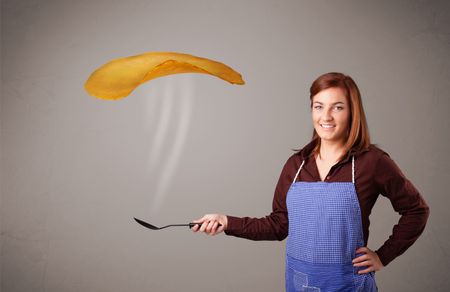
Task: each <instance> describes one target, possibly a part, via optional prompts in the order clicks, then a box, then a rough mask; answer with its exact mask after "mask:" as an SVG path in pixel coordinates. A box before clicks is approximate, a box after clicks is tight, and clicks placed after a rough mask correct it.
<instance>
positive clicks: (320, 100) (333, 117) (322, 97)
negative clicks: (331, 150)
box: [311, 87, 350, 144]
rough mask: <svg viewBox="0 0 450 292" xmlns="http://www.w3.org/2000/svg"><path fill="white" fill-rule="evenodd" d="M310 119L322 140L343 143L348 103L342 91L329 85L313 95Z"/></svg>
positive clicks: (348, 118)
mask: <svg viewBox="0 0 450 292" xmlns="http://www.w3.org/2000/svg"><path fill="white" fill-rule="evenodd" d="M311 111H312V121H313V125H314V129H315V130H316V132H317V134H318V135H319V137H320V139H321V140H322V141H323V142H331V143H340V144H344V143H345V139H346V138H347V135H348V130H349V123H350V105H349V103H348V101H347V98H346V97H345V94H344V91H343V90H342V89H341V88H339V87H331V88H328V89H325V90H322V91H320V92H319V93H317V94H316V95H314V96H313V100H312V109H311Z"/></svg>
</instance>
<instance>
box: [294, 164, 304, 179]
mask: <svg viewBox="0 0 450 292" xmlns="http://www.w3.org/2000/svg"><path fill="white" fill-rule="evenodd" d="M303 164H305V160H303V161H302V164H300V167H299V168H298V171H297V173H296V174H295V178H294V181H293V182H292V183H295V181H296V180H297V177H298V174H299V173H300V170H302V167H303Z"/></svg>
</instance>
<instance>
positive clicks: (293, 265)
mask: <svg viewBox="0 0 450 292" xmlns="http://www.w3.org/2000/svg"><path fill="white" fill-rule="evenodd" d="M303 164H304V161H303V163H302V165H301V166H300V168H299V169H298V172H297V174H296V176H295V179H294V181H293V183H292V185H291V187H290V189H289V191H288V193H287V199H286V204H287V209H288V217H289V236H288V240H287V244H286V291H287V292H298V291H308V292H309V291H315V292H331V291H339V292H344V291H349V292H350V291H352V292H355V291H364V292H374V291H377V288H376V284H375V278H374V273H368V274H361V275H359V274H357V271H358V269H357V268H354V267H353V264H352V260H353V259H354V258H355V257H356V256H357V255H356V252H355V251H356V249H358V248H359V247H362V246H364V237H363V232H362V224H361V210H360V207H359V202H358V198H357V195H356V190H355V184H354V183H355V159H354V157H352V182H332V183H328V182H296V180H297V177H298V174H299V173H300V171H301V169H302V167H303ZM360 269H361V268H360Z"/></svg>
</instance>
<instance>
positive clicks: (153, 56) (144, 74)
mask: <svg viewBox="0 0 450 292" xmlns="http://www.w3.org/2000/svg"><path fill="white" fill-rule="evenodd" d="M179 73H202V74H210V75H213V76H216V77H219V78H221V79H223V80H225V81H228V82H230V83H231V84H240V85H242V84H244V83H245V82H244V80H242V76H241V74H239V73H238V72H236V71H234V70H233V69H232V68H231V67H229V66H227V65H225V64H223V63H220V62H217V61H213V60H210V59H206V58H201V57H196V56H193V55H189V54H182V53H173V52H149V53H144V54H141V55H136V56H130V57H125V58H119V59H114V60H112V61H110V62H108V63H106V64H104V65H103V66H101V67H100V68H98V69H97V70H95V71H94V72H93V73H92V74H91V76H90V77H89V78H88V80H87V81H86V83H85V84H84V88H85V89H86V91H87V92H88V93H89V94H90V95H92V96H95V97H97V98H101V99H108V100H116V99H121V98H124V97H126V96H128V95H129V94H130V93H131V92H132V91H133V90H134V89H135V88H136V87H138V86H139V85H141V84H142V83H144V82H147V81H149V80H152V79H155V78H158V77H162V76H167V75H172V74H179Z"/></svg>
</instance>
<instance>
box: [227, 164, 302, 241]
mask: <svg viewBox="0 0 450 292" xmlns="http://www.w3.org/2000/svg"><path fill="white" fill-rule="evenodd" d="M295 156H296V155H293V156H291V157H290V158H289V159H288V161H287V162H286V164H285V165H284V167H283V170H282V172H281V175H280V178H279V179H278V183H277V186H276V188H275V194H274V197H273V202H272V212H271V213H270V214H269V215H268V216H265V217H262V218H250V217H242V218H241V217H234V216H227V217H228V226H227V230H225V234H227V235H232V236H236V237H241V238H246V239H250V240H283V239H285V238H286V237H287V235H288V215H287V208H286V194H287V192H288V190H289V187H290V186H291V183H292V181H293V179H294V175H295V172H296V167H298V166H299V163H298V161H297V160H299V158H296V157H295Z"/></svg>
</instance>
